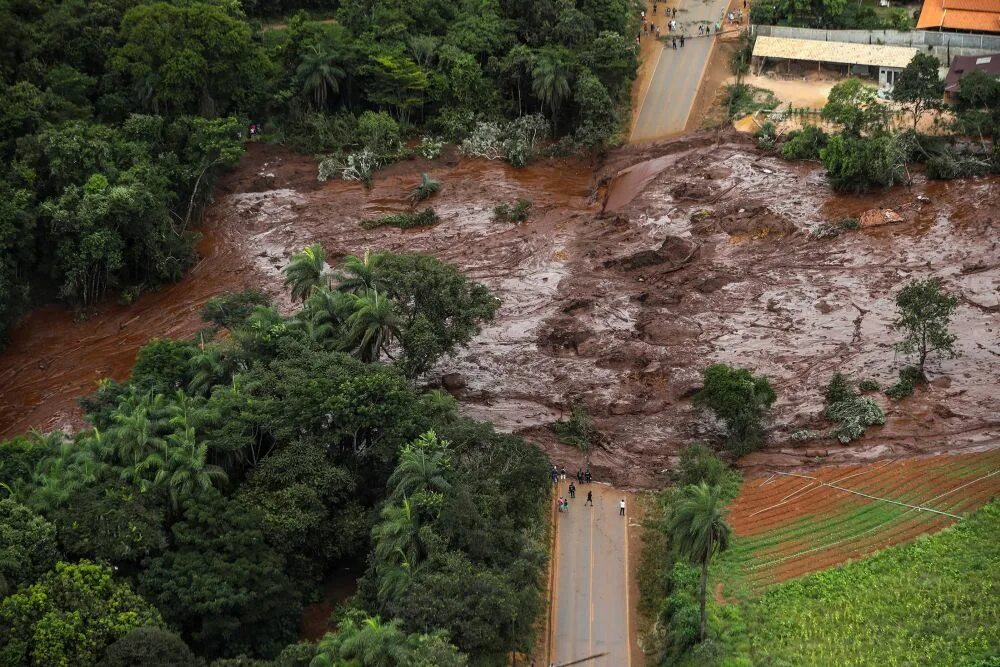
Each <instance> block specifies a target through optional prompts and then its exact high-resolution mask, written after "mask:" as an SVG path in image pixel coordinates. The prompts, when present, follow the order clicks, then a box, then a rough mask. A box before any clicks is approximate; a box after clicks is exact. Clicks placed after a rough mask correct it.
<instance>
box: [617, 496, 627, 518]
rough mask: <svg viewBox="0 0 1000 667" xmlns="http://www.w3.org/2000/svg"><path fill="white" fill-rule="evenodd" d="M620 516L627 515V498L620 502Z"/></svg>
mask: <svg viewBox="0 0 1000 667" xmlns="http://www.w3.org/2000/svg"><path fill="white" fill-rule="evenodd" d="M618 516H625V499H624V498H622V501H621V502H620V503H618Z"/></svg>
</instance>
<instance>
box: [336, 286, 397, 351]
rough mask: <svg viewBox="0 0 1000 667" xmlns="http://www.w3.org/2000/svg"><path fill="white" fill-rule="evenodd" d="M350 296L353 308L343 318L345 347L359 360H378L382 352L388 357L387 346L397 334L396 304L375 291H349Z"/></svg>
mask: <svg viewBox="0 0 1000 667" xmlns="http://www.w3.org/2000/svg"><path fill="white" fill-rule="evenodd" d="M350 297H351V308H352V311H353V312H351V314H350V316H348V318H347V322H346V324H347V330H348V335H347V339H346V342H345V347H346V348H347V349H349V350H352V351H354V353H355V354H357V355H358V358H359V359H361V360H362V361H368V362H371V361H378V359H379V357H381V356H382V353H383V352H385V353H386V356H388V357H389V358H390V359H391V358H392V355H390V354H389V346H390V345H391V344H392V341H393V339H395V338H399V335H400V329H399V318H398V317H397V316H396V308H395V305H394V304H393V303H392V301H391V300H390V299H388V298H387V297H384V296H379V293H378V292H377V291H371V292H368V293H365V294H363V295H358V294H351V295H350Z"/></svg>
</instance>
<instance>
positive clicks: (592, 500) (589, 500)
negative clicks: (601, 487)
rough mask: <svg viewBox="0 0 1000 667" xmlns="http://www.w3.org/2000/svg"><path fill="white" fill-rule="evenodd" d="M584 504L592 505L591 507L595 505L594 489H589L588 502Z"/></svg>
mask: <svg viewBox="0 0 1000 667" xmlns="http://www.w3.org/2000/svg"><path fill="white" fill-rule="evenodd" d="M584 505H590V506H591V507H593V506H594V492H593V491H587V502H585V503H584Z"/></svg>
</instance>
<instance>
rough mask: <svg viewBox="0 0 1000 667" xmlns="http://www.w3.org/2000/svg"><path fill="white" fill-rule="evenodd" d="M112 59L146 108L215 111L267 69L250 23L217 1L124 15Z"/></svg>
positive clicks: (143, 8)
mask: <svg viewBox="0 0 1000 667" xmlns="http://www.w3.org/2000/svg"><path fill="white" fill-rule="evenodd" d="M119 40H120V43H121V45H122V46H121V47H120V48H118V49H116V50H115V52H114V56H113V57H112V59H111V65H112V67H113V69H114V70H115V71H116V72H118V73H120V74H121V75H123V76H125V77H126V78H127V80H128V81H129V83H130V84H131V86H132V89H133V92H134V95H135V97H136V100H137V101H138V102H139V103H140V104H141V106H142V108H144V109H148V110H151V111H152V112H153V113H156V114H158V113H161V112H166V113H195V112H197V113H201V114H203V115H215V114H217V113H219V112H224V111H226V110H227V109H229V108H230V106H231V105H232V104H233V103H234V102H236V101H238V100H240V99H245V98H246V97H247V88H248V85H247V82H248V81H257V80H260V79H261V78H262V75H264V74H265V73H266V71H267V62H266V59H265V57H264V54H263V53H262V51H261V49H260V47H259V46H258V45H257V44H256V43H255V42H254V40H253V35H252V33H251V30H250V26H249V24H247V23H246V22H245V21H242V20H240V17H238V16H234V15H232V14H230V13H229V12H227V10H226V6H225V5H223V4H221V3H219V4H217V3H207V2H190V3H184V4H176V3H167V2H156V3H152V4H147V5H137V6H135V7H132V8H131V9H129V10H128V11H127V12H126V13H125V17H124V18H123V20H122V23H121V30H120V32H119Z"/></svg>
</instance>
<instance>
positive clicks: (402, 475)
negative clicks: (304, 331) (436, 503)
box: [389, 431, 451, 500]
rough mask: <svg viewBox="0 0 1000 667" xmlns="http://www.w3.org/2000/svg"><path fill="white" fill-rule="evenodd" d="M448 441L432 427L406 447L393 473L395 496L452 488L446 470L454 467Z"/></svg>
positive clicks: (395, 498) (392, 486) (390, 482)
mask: <svg viewBox="0 0 1000 667" xmlns="http://www.w3.org/2000/svg"><path fill="white" fill-rule="evenodd" d="M447 447H448V443H447V442H445V441H439V440H438V439H437V435H435V433H434V431H428V432H427V433H424V434H423V435H421V436H420V437H419V438H417V439H416V440H415V441H414V442H413V443H411V444H409V445H407V446H406V447H404V448H403V451H402V453H401V454H400V455H399V463H398V464H397V465H396V469H395V470H393V471H392V476H391V477H389V486H390V487H391V488H392V489H393V491H392V495H391V496H390V499H391V500H398V499H399V498H400V497H406V496H412V495H413V494H415V493H417V492H418V491H431V492H436V493H444V492H445V491H448V490H450V489H451V483H450V482H449V481H448V480H447V479H446V478H445V474H446V472H447V471H448V469H449V468H450V467H451V465H450V464H451V457H450V456H449V453H448V449H447Z"/></svg>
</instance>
